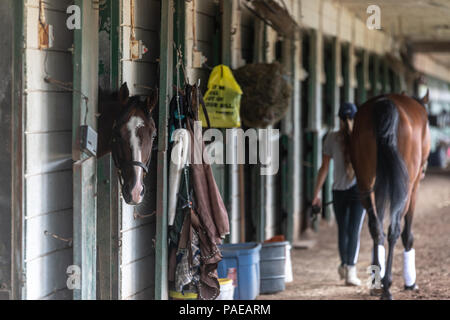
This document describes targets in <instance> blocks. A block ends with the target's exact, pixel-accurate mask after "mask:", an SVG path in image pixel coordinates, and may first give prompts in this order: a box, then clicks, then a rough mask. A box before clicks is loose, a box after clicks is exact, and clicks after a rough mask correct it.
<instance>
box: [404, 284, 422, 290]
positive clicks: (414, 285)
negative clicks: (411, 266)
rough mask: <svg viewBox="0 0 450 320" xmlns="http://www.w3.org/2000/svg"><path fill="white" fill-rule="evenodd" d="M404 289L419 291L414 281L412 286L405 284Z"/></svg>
mask: <svg viewBox="0 0 450 320" xmlns="http://www.w3.org/2000/svg"><path fill="white" fill-rule="evenodd" d="M405 290H406V291H419V286H418V285H417V284H415V283H414V284H413V285H412V286H406V285H405Z"/></svg>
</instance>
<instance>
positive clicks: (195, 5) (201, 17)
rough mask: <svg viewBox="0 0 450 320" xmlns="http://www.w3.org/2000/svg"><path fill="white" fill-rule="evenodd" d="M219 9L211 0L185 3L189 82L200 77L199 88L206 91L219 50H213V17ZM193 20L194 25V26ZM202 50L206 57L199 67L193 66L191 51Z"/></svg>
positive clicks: (196, 0) (193, 81)
mask: <svg viewBox="0 0 450 320" xmlns="http://www.w3.org/2000/svg"><path fill="white" fill-rule="evenodd" d="M218 10H219V6H218V4H216V3H215V1H211V0H195V1H192V2H189V3H186V19H185V23H186V25H185V30H186V48H187V50H186V53H185V54H186V65H187V73H188V76H189V80H190V82H191V84H193V83H195V82H196V81H197V80H198V79H201V88H202V90H203V92H206V89H207V86H208V79H209V74H210V73H211V71H212V70H211V69H210V68H212V67H214V61H215V59H216V60H218V59H217V56H215V55H217V54H219V52H214V43H213V41H214V33H215V31H216V30H215V27H216V25H215V18H216V14H217V11H218ZM194 20H195V26H194V23H193V22H194ZM194 50H198V51H200V52H202V54H203V56H205V57H206V58H207V61H206V64H205V65H203V66H202V67H201V68H193V66H192V62H193V51H194Z"/></svg>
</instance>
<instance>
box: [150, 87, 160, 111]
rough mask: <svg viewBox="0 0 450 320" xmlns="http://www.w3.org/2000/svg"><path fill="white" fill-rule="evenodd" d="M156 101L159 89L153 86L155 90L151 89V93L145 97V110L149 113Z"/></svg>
mask: <svg viewBox="0 0 450 320" xmlns="http://www.w3.org/2000/svg"><path fill="white" fill-rule="evenodd" d="M158 101H159V90H158V88H155V90H153V91H152V95H151V96H149V97H147V110H148V112H149V114H150V115H151V114H152V112H153V110H154V109H155V107H156V105H157V104H158Z"/></svg>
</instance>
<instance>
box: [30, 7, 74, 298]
mask: <svg viewBox="0 0 450 320" xmlns="http://www.w3.org/2000/svg"><path fill="white" fill-rule="evenodd" d="M71 2H72V1H70V0H46V1H45V7H46V9H45V15H46V22H47V23H49V24H51V25H53V27H54V47H53V48H51V49H46V50H39V43H38V23H39V1H38V0H27V1H26V2H25V16H26V29H25V39H26V50H25V59H26V61H25V65H26V67H25V74H26V80H25V112H24V117H25V119H24V122H25V128H24V131H25V132H24V135H25V137H24V139H25V150H24V162H25V187H24V188H25V190H24V192H25V196H24V214H25V226H24V228H25V274H26V290H25V292H26V294H25V298H26V299H71V298H72V292H71V291H69V290H68V289H67V287H66V280H67V276H66V270H67V267H69V266H70V265H71V264H72V258H73V253H72V248H71V247H70V246H69V245H68V243H66V242H63V241H60V240H56V239H54V238H52V237H50V236H46V235H45V234H44V232H45V231H48V232H50V233H52V234H56V235H58V236H60V237H63V238H71V237H72V229H73V226H72V225H73V223H72V219H73V211H72V209H73V208H72V93H71V92H67V91H64V90H62V89H60V88H59V87H57V86H54V85H51V84H48V83H46V82H44V77H45V75H47V76H49V77H51V78H53V79H55V80H59V81H63V82H68V83H70V82H72V54H71V52H70V51H69V49H70V48H71V46H72V44H73V32H71V31H69V30H68V29H67V28H66V18H67V16H66V8H67V7H68V6H69V5H70V4H71Z"/></svg>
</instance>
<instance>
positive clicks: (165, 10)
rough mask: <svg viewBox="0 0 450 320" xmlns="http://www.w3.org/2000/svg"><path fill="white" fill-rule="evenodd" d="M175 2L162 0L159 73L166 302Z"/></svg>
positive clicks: (159, 263) (158, 267)
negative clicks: (169, 125) (170, 105)
mask: <svg viewBox="0 0 450 320" xmlns="http://www.w3.org/2000/svg"><path fill="white" fill-rule="evenodd" d="M173 8H174V1H173V0H170V1H161V55H160V57H161V72H160V99H159V101H160V105H159V130H158V133H159V137H158V144H159V145H158V178H157V180H158V182H157V184H158V186H157V204H156V248H155V249H156V252H155V258H156V262H155V299H156V300H167V299H168V282H167V268H168V249H167V228H168V225H167V186H168V176H167V169H168V166H167V165H168V141H169V139H168V138H169V137H168V135H169V132H168V119H169V108H168V106H169V103H170V99H171V96H172V84H173V57H174V55H173V51H174V49H173V39H174V38H173V37H174V35H173V31H174V15H173Z"/></svg>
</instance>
